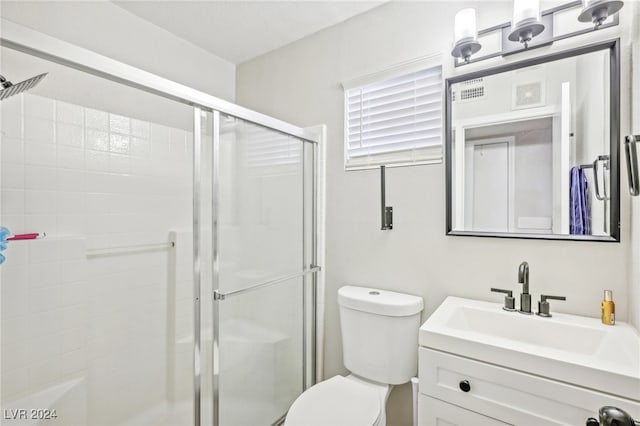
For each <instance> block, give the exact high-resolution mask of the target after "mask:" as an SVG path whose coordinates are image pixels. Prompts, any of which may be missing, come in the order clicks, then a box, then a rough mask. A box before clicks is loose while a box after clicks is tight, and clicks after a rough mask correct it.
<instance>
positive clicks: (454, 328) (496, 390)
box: [418, 297, 640, 425]
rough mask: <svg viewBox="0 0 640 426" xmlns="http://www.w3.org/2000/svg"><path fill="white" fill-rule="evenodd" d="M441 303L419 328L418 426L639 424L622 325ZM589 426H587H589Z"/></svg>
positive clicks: (634, 376) (638, 378)
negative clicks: (612, 415)
mask: <svg viewBox="0 0 640 426" xmlns="http://www.w3.org/2000/svg"><path fill="white" fill-rule="evenodd" d="M552 315H553V316H552V317H551V318H543V317H539V316H537V315H523V314H520V313H518V312H508V311H505V310H503V309H502V305H501V304H497V303H489V302H482V301H476V300H469V299H462V298H457V297H449V298H447V299H446V300H445V301H444V302H443V303H442V304H441V305H440V307H439V308H438V309H437V310H436V311H435V312H434V313H433V315H431V317H430V318H429V319H428V320H427V321H426V322H425V323H424V324H423V325H422V327H421V328H420V355H419V376H420V386H419V389H420V395H419V399H418V404H419V408H418V410H419V411H418V413H419V414H418V419H419V424H420V425H436V424H438V425H440V424H447V425H449V424H455V425H501V424H514V425H544V424H565V425H584V424H586V422H587V419H589V418H590V417H593V418H597V417H598V409H599V408H600V407H602V406H606V405H610V406H615V407H618V408H620V409H622V410H624V411H626V412H627V413H628V414H630V415H631V416H632V417H634V418H635V419H636V420H638V419H640V336H639V335H638V334H637V332H636V331H635V330H634V329H633V328H632V327H630V326H628V325H627V324H623V323H618V324H616V325H615V326H605V325H603V324H601V323H600V321H599V319H597V318H586V317H579V316H575V315H567V314H559V313H553V311H552ZM593 424H595V423H593Z"/></svg>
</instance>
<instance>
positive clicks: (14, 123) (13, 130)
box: [0, 101, 23, 139]
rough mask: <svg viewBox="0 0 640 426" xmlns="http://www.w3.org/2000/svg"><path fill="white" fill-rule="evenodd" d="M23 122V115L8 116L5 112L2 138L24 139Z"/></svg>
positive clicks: (1, 130) (0, 130)
mask: <svg viewBox="0 0 640 426" xmlns="http://www.w3.org/2000/svg"><path fill="white" fill-rule="evenodd" d="M3 103H4V101H3ZM22 122H23V117H22V115H16V114H7V113H4V112H3V114H2V129H0V132H1V133H2V136H3V137H9V138H16V139H22V137H23V133H22Z"/></svg>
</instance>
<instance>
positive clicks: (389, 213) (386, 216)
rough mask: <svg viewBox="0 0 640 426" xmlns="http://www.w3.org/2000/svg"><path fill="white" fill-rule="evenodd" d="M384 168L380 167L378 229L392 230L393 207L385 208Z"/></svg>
mask: <svg viewBox="0 0 640 426" xmlns="http://www.w3.org/2000/svg"><path fill="white" fill-rule="evenodd" d="M384 175H385V166H380V221H381V225H380V229H381V230H383V231H385V230H387V229H393V207H387V205H386V200H385V192H386V191H385V178H384Z"/></svg>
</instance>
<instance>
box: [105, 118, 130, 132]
mask: <svg viewBox="0 0 640 426" xmlns="http://www.w3.org/2000/svg"><path fill="white" fill-rule="evenodd" d="M109 129H110V130H111V132H116V133H121V134H124V135H129V134H131V119H130V118H129V117H124V116H122V115H116V114H109Z"/></svg>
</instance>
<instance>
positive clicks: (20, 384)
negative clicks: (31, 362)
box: [2, 367, 29, 400]
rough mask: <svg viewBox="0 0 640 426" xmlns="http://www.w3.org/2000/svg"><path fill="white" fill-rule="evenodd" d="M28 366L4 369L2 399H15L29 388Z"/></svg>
mask: <svg viewBox="0 0 640 426" xmlns="http://www.w3.org/2000/svg"><path fill="white" fill-rule="evenodd" d="M28 378H29V374H28V370H27V367H23V368H17V369H13V370H4V369H3V371H2V399H3V400H5V398H6V399H7V400H10V399H14V398H16V397H17V396H19V395H21V394H23V393H25V392H27V390H28V389H29V379H28Z"/></svg>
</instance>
